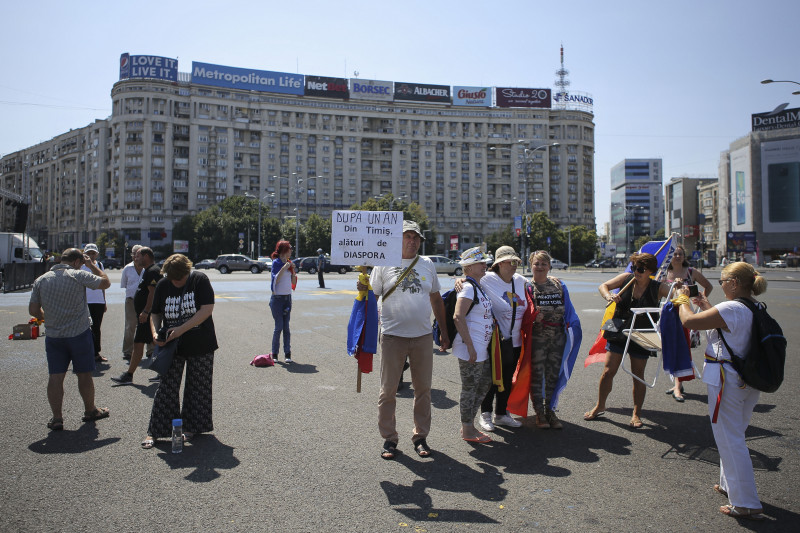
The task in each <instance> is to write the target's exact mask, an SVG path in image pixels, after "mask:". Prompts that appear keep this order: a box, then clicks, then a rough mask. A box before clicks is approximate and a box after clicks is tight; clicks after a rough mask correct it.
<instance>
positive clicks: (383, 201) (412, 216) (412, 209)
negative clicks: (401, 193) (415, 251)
mask: <svg viewBox="0 0 800 533" xmlns="http://www.w3.org/2000/svg"><path fill="white" fill-rule="evenodd" d="M390 206H391V209H390ZM350 209H351V210H353V211H402V212H403V220H413V221H414V222H416V223H417V224H419V228H420V230H421V231H422V234H423V235H425V233H426V232H429V233H428V235H426V236H425V239H426V240H427V241H428V242H429V243H435V242H436V231H435V230H434V229H433V228H431V227H430V219H429V218H428V214H427V213H426V212H425V210H424V209H423V208H422V206H421V205H419V204H418V203H417V202H411V203H408V202H405V201H403V200H395V198H394V195H393V194H392V193H390V192H387V193H386V194H384V195H383V196H381V197H380V198H370V199H368V200H366V201H365V202H362V203H361V204H353V205H352V206H350Z"/></svg>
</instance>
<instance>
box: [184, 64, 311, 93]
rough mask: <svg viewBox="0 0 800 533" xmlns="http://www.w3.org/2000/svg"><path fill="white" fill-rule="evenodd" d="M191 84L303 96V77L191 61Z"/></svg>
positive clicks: (286, 73) (300, 75)
mask: <svg viewBox="0 0 800 533" xmlns="http://www.w3.org/2000/svg"><path fill="white" fill-rule="evenodd" d="M192 83H198V84H200V85H213V86H214V87H224V88H226V89H241V90H245V91H262V92H270V93H282V94H298V95H301V94H303V75H302V74H290V73H288V72H271V71H268V70H253V69H246V68H237V67H223V66H220V65H211V64H208V63H198V62H197V61H192Z"/></svg>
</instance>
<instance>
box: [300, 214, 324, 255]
mask: <svg viewBox="0 0 800 533" xmlns="http://www.w3.org/2000/svg"><path fill="white" fill-rule="evenodd" d="M302 234H303V235H304V236H305V243H306V247H307V248H308V253H309V254H312V253H315V252H316V250H318V249H319V248H322V249H323V250H328V251H330V247H331V221H330V219H325V218H322V217H321V216H319V215H317V214H316V213H314V214H312V215H311V216H309V217H308V220H307V221H306V223H305V224H303V229H302Z"/></svg>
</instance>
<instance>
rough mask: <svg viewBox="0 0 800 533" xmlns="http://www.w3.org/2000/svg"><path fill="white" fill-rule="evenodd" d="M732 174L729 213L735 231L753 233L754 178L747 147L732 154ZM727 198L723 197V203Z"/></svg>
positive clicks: (731, 227)
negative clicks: (752, 199)
mask: <svg viewBox="0 0 800 533" xmlns="http://www.w3.org/2000/svg"><path fill="white" fill-rule="evenodd" d="M730 158H731V173H730V178H729V179H730V184H729V189H728V190H729V191H730V197H729V198H728V199H727V200H728V203H729V213H730V221H731V226H730V229H732V230H733V231H753V230H754V229H755V228H754V227H753V212H752V203H751V198H752V193H751V189H752V186H753V176H752V173H751V164H750V147H749V146H745V147H743V148H740V149H738V150H734V151H732V152H731V154H730ZM724 200H725V198H724V197H723V201H724Z"/></svg>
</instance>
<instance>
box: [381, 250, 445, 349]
mask: <svg viewBox="0 0 800 533" xmlns="http://www.w3.org/2000/svg"><path fill="white" fill-rule="evenodd" d="M412 261H414V260H413V259H403V261H402V263H401V266H399V267H385V266H378V267H375V268H373V269H372V274H371V275H370V278H369V282H370V285H372V290H373V292H374V293H375V296H376V297H379V296H382V295H383V293H385V292H386V291H388V290H389V289H391V288H392V287H394V285H395V283H396V282H397V278H398V277H400V275H401V274H402V273H403V271H404V270H405V269H406V267H408V265H410V264H411V262H412ZM440 288H441V286H440V285H439V276H438V275H437V274H436V267H434V266H433V263H432V262H431V260H430V259H428V258H426V257H422V256H420V258H419V261H417V264H416V265H414V268H413V270H412V271H411V272H409V273H408V275H407V276H406V277H405V278H403V281H401V282H400V285H398V286H397V289H395V290H394V292H392V294H391V295H390V296H389V298H388V299H387V300H386V301H385V302H384V301H383V298H381V307H380V311H381V327H382V328H383V333H384V334H385V335H394V336H397V337H406V338H414V337H421V336H423V335H425V334H426V333H430V332H431V299H430V294H431V293H434V292H435V293H437V294H438V292H439V290H440Z"/></svg>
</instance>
